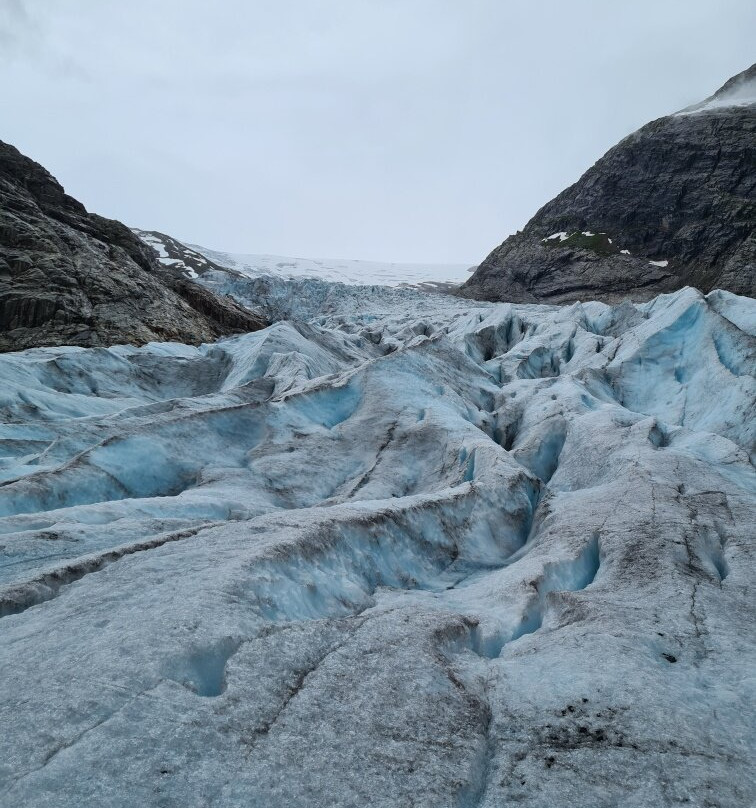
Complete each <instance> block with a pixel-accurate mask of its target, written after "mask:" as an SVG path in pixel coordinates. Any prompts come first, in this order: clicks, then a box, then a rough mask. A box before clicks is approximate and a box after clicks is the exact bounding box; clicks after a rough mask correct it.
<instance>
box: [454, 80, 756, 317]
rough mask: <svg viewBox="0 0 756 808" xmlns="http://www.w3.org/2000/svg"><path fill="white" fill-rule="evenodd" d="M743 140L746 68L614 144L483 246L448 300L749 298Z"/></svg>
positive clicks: (753, 193)
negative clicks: (692, 292)
mask: <svg viewBox="0 0 756 808" xmlns="http://www.w3.org/2000/svg"><path fill="white" fill-rule="evenodd" d="M728 98H730V99H731V101H732V103H728V101H727V99H728ZM718 100H724V103H716V102H717V101H718ZM754 143H756V65H754V66H752V67H750V68H748V69H747V70H745V71H743V72H742V73H740V74H738V75H737V76H733V77H732V78H731V79H729V80H728V81H727V82H726V83H725V84H724V85H723V86H722V87H721V88H720V89H719V90H718V91H717V92H716V93H714V94H713V95H712V96H710V97H709V98H708V99H706V100H705V101H703V102H701V103H700V104H696V105H693V106H692V107H688V108H686V109H685V110H681V111H679V112H677V113H673V114H671V115H667V116H664V117H662V118H658V119H657V120H655V121H651V122H650V123H648V124H646V125H645V126H643V127H641V128H640V129H639V130H637V131H636V132H633V133H632V134H630V135H628V136H627V137H625V138H623V139H622V140H621V141H620V142H619V143H618V144H617V145H616V146H614V147H613V148H612V149H610V150H609V151H608V152H607V153H606V154H605V155H604V156H603V157H601V158H600V159H599V160H598V161H597V162H596V163H595V164H594V165H593V166H592V167H591V168H589V169H588V170H587V171H586V172H585V173H584V174H583V175H582V176H581V177H580V179H578V180H577V182H575V183H573V184H572V185H570V186H569V187H568V188H566V189H565V190H564V191H562V192H561V193H560V194H558V195H557V196H556V197H554V199H552V200H551V201H549V202H547V203H546V204H545V205H544V206H543V207H541V209H540V210H539V211H538V212H537V213H536V214H535V215H534V216H533V218H532V219H531V220H530V221H529V222H528V223H527V224H526V225H525V227H524V229H523V230H522V231H520V232H518V233H516V234H514V235H512V236H509V237H508V238H507V239H506V240H505V241H504V242H503V243H502V244H501V245H500V246H499V247H497V248H496V249H494V250H493V251H492V252H491V253H490V254H489V256H488V257H487V258H486V259H485V260H484V261H483V262H482V263H481V265H480V266H479V267H478V269H477V270H476V272H475V273H474V274H473V276H472V277H471V278H470V279H469V280H468V281H467V282H466V283H465V284H464V285H463V287H462V288H461V289H460V290H459V294H460V295H462V296H463V297H469V298H476V299H483V300H511V301H513V302H539V301H543V302H551V303H568V302H573V301H575V300H586V299H597V300H603V301H605V302H619V301H620V300H622V299H623V298H625V297H633V298H634V299H648V298H650V297H653V296H655V295H657V294H660V293H664V292H671V291H674V290H676V289H679V288H681V287H683V286H686V285H690V286H694V287H696V288H699V289H701V290H702V291H704V292H709V291H711V290H712V289H714V288H722V289H726V290H728V291H731V292H734V293H736V294H741V295H748V296H754V294H756V236H755V235H754V226H755V223H756V147H754Z"/></svg>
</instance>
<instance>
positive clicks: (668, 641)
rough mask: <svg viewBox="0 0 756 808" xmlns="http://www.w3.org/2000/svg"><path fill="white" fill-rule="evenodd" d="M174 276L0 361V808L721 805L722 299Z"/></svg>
mask: <svg viewBox="0 0 756 808" xmlns="http://www.w3.org/2000/svg"><path fill="white" fill-rule="evenodd" d="M203 282H206V283H208V284H209V285H212V286H214V287H215V288H216V289H217V290H219V291H222V292H227V293H233V294H234V295H235V296H236V297H237V299H239V300H241V301H242V302H244V301H245V300H246V301H247V302H250V303H255V302H257V303H259V301H260V300H262V299H264V301H265V303H264V305H265V306H266V313H267V315H268V316H270V317H271V318H273V319H275V320H276V322H275V324H274V325H272V326H270V327H269V328H267V329H265V330H263V331H260V332H256V333H253V334H248V335H243V336H239V337H235V338H231V339H226V340H223V341H220V342H218V343H216V344H212V345H202V346H200V347H198V348H195V347H187V346H183V345H176V344H156V343H152V344H149V345H147V346H145V347H143V348H134V347H125V346H117V347H113V348H108V349H105V348H97V349H78V348H44V349H34V350H29V351H24V352H21V353H15V354H6V355H3V356H0V378H2V380H3V385H2V387H1V388H0V421H1V423H0V456H1V457H0V482H1V483H2V484H0V546H1V548H2V556H1V561H0V564H1V566H0V607H1V610H2V614H3V617H2V618H1V619H0V636H2V642H0V670H1V673H0V676H1V677H2V678H1V679H0V681H2V683H3V686H2V688H0V715H1V716H2V718H1V720H0V725H1V726H2V727H3V732H2V733H0V804H2V805H8V806H35V808H36V806H55V807H56V808H59V807H60V806H77V808H82V807H83V806H92V807H93V808H94V806H97V808H102V806H134V805H162V806H181V808H186V807H187V806H197V807H199V806H210V805H212V806H252V805H254V806H265V807H266V808H276V806H292V805H297V806H313V808H314V807H315V806H368V805H370V806H386V808H389V807H390V808H397V807H399V806H426V807H427V808H440V807H441V806H458V807H461V808H472V807H473V806H482V807H483V808H485V807H487V808H493V806H501V805H514V804H517V805H523V806H532V808H536V807H537V808H545V807H546V806H554V808H557V807H558V808H562V807H563V806H567V805H581V806H586V808H592V807H594V806H606V807H607V808H608V806H617V805H622V806H625V807H626V808H641V807H645V806H666V805H678V804H680V805H681V804H685V805H690V806H743V808H745V806H748V805H751V804H752V798H753V794H754V789H755V788H756V777H755V776H754V767H753V751H754V742H755V740H756V737H755V730H754V727H755V726H756V722H754V709H753V705H754V703H756V698H755V697H756V692H754V691H755V690H756V680H755V679H754V676H753V671H754V669H756V637H755V636H754V630H753V627H754V594H753V592H754V589H753V569H754V538H755V536H754V525H756V472H755V471H754V466H753V461H754V454H753V453H754V443H755V441H754V438H755V433H756V418H754V415H755V414H756V404H755V402H756V380H755V379H754V369H755V367H756V362H755V361H754V359H755V350H756V347H755V346H756V337H755V335H756V302H754V301H753V300H750V299H748V298H740V297H736V296H735V295H732V294H729V293H726V292H712V293H710V294H709V295H707V296H702V295H701V294H699V293H698V292H696V291H694V290H692V289H683V290H681V291H680V292H677V293H675V294H672V295H665V296H661V297H659V298H656V299H655V300H652V301H650V302H648V303H644V304H641V305H632V304H630V303H624V304H622V305H618V306H607V305H604V304H600V303H584V304H580V303H577V304H574V305H571V306H567V307H556V306H546V305H510V304H487V303H474V302H470V301H464V300H459V299H455V298H451V297H444V296H440V295H434V294H425V293H420V292H414V291H411V290H398V289H393V290H392V289H385V288H384V289H381V288H379V287H364V288H363V287H355V288H349V287H346V286H342V285H338V284H336V285H334V284H328V283H323V282H321V281H312V280H295V281H291V280H282V279H280V278H279V279H275V278H253V279H249V278H241V277H237V276H230V275H228V274H227V273H221V272H215V273H214V272H209V273H208V275H207V277H205V276H203ZM263 292H264V294H263Z"/></svg>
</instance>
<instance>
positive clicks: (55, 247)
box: [0, 141, 265, 351]
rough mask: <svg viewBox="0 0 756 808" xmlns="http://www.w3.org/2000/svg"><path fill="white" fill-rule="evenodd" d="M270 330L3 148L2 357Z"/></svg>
mask: <svg viewBox="0 0 756 808" xmlns="http://www.w3.org/2000/svg"><path fill="white" fill-rule="evenodd" d="M264 325H265V323H264V322H263V321H262V320H260V318H259V317H257V316H255V315H253V314H252V313H251V312H249V311H247V310H246V309H244V308H242V307H241V306H239V305H238V304H237V303H235V302H234V301H233V300H231V299H230V298H223V297H220V296H218V295H215V294H214V293H213V292H211V291H210V290H208V289H205V288H203V287H201V286H199V285H197V284H196V283H193V282H191V281H190V280H187V279H186V278H184V277H183V276H181V275H180V274H179V273H174V272H172V271H171V270H170V268H167V267H163V266H161V265H160V264H159V263H158V261H157V256H156V253H155V252H154V250H152V249H151V248H150V247H148V246H147V245H146V244H144V243H143V242H142V241H141V240H140V239H139V238H138V237H137V236H136V235H135V234H134V233H132V232H131V230H129V228H128V227H126V226H125V225H123V224H121V223H120V222H116V221H113V220H111V219H105V218H103V217H101V216H97V215H96V214H92V213H88V212H87V211H86V209H85V208H84V206H83V205H82V204H81V203H80V202H77V201H76V200H75V199H73V198H72V197H70V196H68V195H67V194H66V193H65V191H64V190H63V188H62V186H61V185H60V184H59V183H58V182H57V180H56V179H55V178H54V177H53V176H52V175H51V174H50V173H49V172H48V171H46V170H45V169H44V168H43V167H42V166H41V165H39V164H38V163H35V162H34V161H33V160H30V159H29V158H28V157H25V156H24V155H22V154H21V153H20V152H19V151H18V150H17V149H16V148H14V147H13V146H10V145H8V144H6V143H3V142H1V141H0V351H13V350H22V349H24V348H31V347H38V346H45V345H81V346H85V347H91V346H98V345H111V344H114V343H121V342H126V343H132V344H142V343H145V342H149V341H151V340H177V341H180V342H186V343H195V344H196V343H199V342H203V341H208V340H213V339H217V338H218V337H219V336H222V335H224V334H230V333H236V332H241V331H254V330H256V329H258V328H261V327H263V326H264Z"/></svg>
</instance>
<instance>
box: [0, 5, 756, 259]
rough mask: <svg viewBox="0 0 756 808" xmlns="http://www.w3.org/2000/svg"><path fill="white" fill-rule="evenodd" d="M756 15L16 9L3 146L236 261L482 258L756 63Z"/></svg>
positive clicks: (747, 11) (643, 8)
mask: <svg viewBox="0 0 756 808" xmlns="http://www.w3.org/2000/svg"><path fill="white" fill-rule="evenodd" d="M755 17H756V12H754V7H753V4H752V3H751V2H749V0H721V2H717V3H712V2H706V1H704V0H686V2H682V1H681V0H668V2H665V3H658V2H651V0H639V1H638V2H633V3H605V2H599V1H598V0H577V2H574V3H570V4H564V3H561V2H556V1H555V0H543V1H542V2H538V3H532V2H525V1H524V0H522V1H521V2H514V1H510V0H506V2H505V1H504V0H469V1H468V2H465V3H459V2H456V1H452V0H382V2H377V0H277V2H276V3H267V2H260V1H259V0H255V1H254V2H242V1H241V0H223V1H222V2H218V3H213V4H208V3H206V2H201V1H200V0H180V1H179V0H161V2H159V3H155V2H154V1H153V2H150V0H132V2H129V3H128V4H125V3H118V2H115V1H114V0H106V1H105V2H103V1H102V0H71V2H67V3H65V4H61V3H55V2H52V0H27V2H21V0H5V2H4V3H3V4H2V5H1V6H0V87H2V91H1V95H0V98H2V104H1V105H0V123H2V126H1V127H0V138H2V139H4V140H7V141H9V142H11V143H14V144H15V145H17V146H18V147H19V148H21V149H22V151H25V152H26V153H28V154H29V155H30V156H32V157H33V158H35V159H37V160H38V161H40V162H42V163H43V164H44V165H46V166H47V167H48V168H49V169H50V170H51V171H53V173H55V174H56V175H57V176H58V178H59V179H60V180H61V182H63V184H64V185H65V186H66V188H67V190H68V191H69V192H70V193H72V194H73V195H74V196H76V197H78V198H79V199H81V200H82V201H83V202H84V203H85V204H86V205H87V206H88V207H89V208H91V209H93V210H96V211H97V212H100V213H103V214H105V215H109V216H113V217H116V218H119V219H122V220H123V221H125V222H127V223H128V224H131V225H135V226H140V227H144V228H150V229H158V230H163V231H165V232H168V233H170V234H172V235H175V236H177V237H179V238H184V239H186V240H190V241H195V242H199V243H202V244H205V245H207V246H210V247H216V248H221V249H226V250H229V251H236V252H258V253H260V252H268V253H280V254H288V255H302V256H311V257H319V256H329V257H332V256H341V257H359V258H367V259H376V260H405V261H437V262H458V261H469V262H470V263H477V262H478V261H480V260H481V259H482V258H483V257H484V256H485V254H486V253H487V252H488V251H489V250H490V249H491V248H492V247H494V246H495V245H496V244H497V243H499V242H500V241H501V240H502V239H503V238H504V237H505V236H506V235H507V234H508V233H510V232H513V231H514V230H516V229H517V228H519V227H521V226H522V225H523V224H524V223H525V221H526V220H527V219H528V218H529V217H530V216H531V215H532V213H534V212H535V210H536V209H537V208H538V207H540V205H541V204H543V203H544V202H546V201H547V200H548V199H549V198H550V197H551V196H553V195H554V194H555V193H556V192H558V191H559V190H561V189H562V188H563V187H564V186H565V185H567V184H569V183H571V182H572V181H574V180H575V179H577V177H578V176H579V175H580V173H582V171H584V170H585V169H586V168H587V167H588V166H589V165H591V164H592V163H593V162H594V161H595V160H596V159H597V158H598V157H599V156H600V155H601V154H602V153H603V152H604V151H605V150H606V149H607V148H608V147H610V146H611V145H612V144H613V143H614V142H616V141H617V140H618V139H619V138H620V137H622V136H623V135H625V134H627V133H628V132H630V131H632V130H633V129H635V128H637V127H638V126H639V125H641V124H643V123H644V122H646V121H647V120H649V119H652V118H654V117H658V116H659V115H663V114H665V113H667V112H671V111H673V110H675V109H680V108H682V107H684V106H686V105H688V104H690V103H693V102H695V101H698V100H700V99H702V98H703V97H705V96H706V95H708V94H710V93H711V92H712V91H713V90H714V89H716V88H717V87H718V86H719V85H720V84H721V83H723V82H724V80H725V79H726V78H728V77H729V76H730V75H732V74H733V73H735V72H738V71H739V70H742V69H744V68H745V67H747V66H748V64H749V63H750V62H751V61H752V42H751V37H750V36H749V34H750V32H751V31H752V30H753V26H754V23H755V22H756V18H755Z"/></svg>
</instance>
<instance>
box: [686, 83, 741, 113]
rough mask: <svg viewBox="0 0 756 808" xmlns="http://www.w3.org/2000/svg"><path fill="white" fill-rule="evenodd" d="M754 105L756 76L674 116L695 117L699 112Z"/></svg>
mask: <svg viewBox="0 0 756 808" xmlns="http://www.w3.org/2000/svg"><path fill="white" fill-rule="evenodd" d="M752 104H756V75H754V76H753V77H752V78H749V79H745V80H742V81H739V82H737V83H735V84H734V86H732V87H731V88H729V89H727V90H725V91H724V92H718V93H715V94H714V95H712V96H711V97H710V98H707V99H705V100H704V101H701V102H700V103H698V104H693V105H692V106H690V107H686V108H685V109H682V110H680V112H677V113H675V114H676V115H696V114H698V113H700V112H711V111H713V110H718V109H726V108H728V107H749V106H751V105H752Z"/></svg>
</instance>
